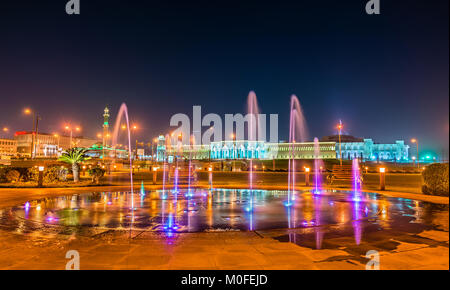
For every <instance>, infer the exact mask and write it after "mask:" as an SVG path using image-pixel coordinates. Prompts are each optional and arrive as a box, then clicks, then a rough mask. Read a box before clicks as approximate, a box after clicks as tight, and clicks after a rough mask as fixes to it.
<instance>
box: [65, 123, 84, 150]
mask: <svg viewBox="0 0 450 290" xmlns="http://www.w3.org/2000/svg"><path fill="white" fill-rule="evenodd" d="M64 129H66V130H67V131H69V132H70V144H69V149H70V148H72V145H73V144H72V143H73V142H72V137H73V128H72V126H69V125H66V126H65V127H64ZM75 131H77V132H80V131H81V128H80V127H75Z"/></svg>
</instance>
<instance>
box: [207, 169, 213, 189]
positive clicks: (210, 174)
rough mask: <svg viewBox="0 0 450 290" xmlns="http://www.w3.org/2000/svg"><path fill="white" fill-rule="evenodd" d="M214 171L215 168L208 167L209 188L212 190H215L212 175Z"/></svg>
mask: <svg viewBox="0 0 450 290" xmlns="http://www.w3.org/2000/svg"><path fill="white" fill-rule="evenodd" d="M212 171H213V168H212V167H211V166H210V167H208V172H209V176H208V177H209V188H210V189H211V190H212V188H213V175H212Z"/></svg>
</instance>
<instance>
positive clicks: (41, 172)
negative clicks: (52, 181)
mask: <svg viewBox="0 0 450 290" xmlns="http://www.w3.org/2000/svg"><path fill="white" fill-rule="evenodd" d="M44 169H45V168H44V166H39V176H38V187H42V184H43V180H44Z"/></svg>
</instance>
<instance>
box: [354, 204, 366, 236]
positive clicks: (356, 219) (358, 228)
mask: <svg viewBox="0 0 450 290" xmlns="http://www.w3.org/2000/svg"><path fill="white" fill-rule="evenodd" d="M366 208H367V207H366ZM359 209H360V204H359V202H354V203H353V220H354V221H353V223H352V225H353V230H354V234H355V242H356V244H357V245H359V244H360V243H361V235H362V227H361V221H359V219H360V218H361V216H360V212H359Z"/></svg>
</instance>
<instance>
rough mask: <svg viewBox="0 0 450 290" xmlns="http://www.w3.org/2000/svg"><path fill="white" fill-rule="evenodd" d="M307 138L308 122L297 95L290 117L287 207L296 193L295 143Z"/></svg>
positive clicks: (293, 97) (293, 101)
mask: <svg viewBox="0 0 450 290" xmlns="http://www.w3.org/2000/svg"><path fill="white" fill-rule="evenodd" d="M306 138H307V133H306V121H305V118H304V115H303V110H302V107H301V106H300V101H299V100H298V98H297V96H296V95H292V96H291V107H290V115H289V143H290V146H289V159H288V200H287V202H286V206H290V205H292V200H294V198H295V197H294V195H293V194H294V193H295V156H294V143H295V142H296V141H300V142H304V141H305V140H306Z"/></svg>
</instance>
